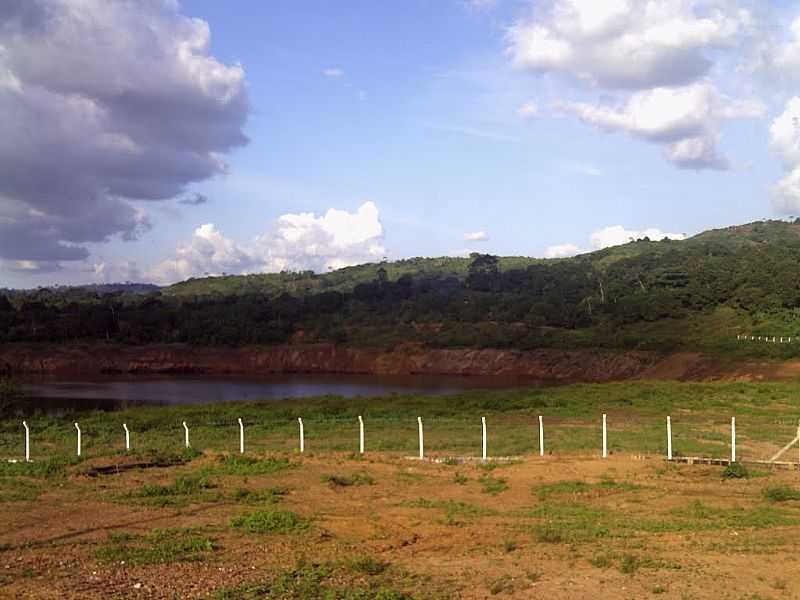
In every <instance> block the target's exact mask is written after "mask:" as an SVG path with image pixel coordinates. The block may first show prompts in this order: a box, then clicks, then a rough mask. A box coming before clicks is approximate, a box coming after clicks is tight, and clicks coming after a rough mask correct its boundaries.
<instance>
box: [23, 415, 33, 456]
mask: <svg viewBox="0 0 800 600" xmlns="http://www.w3.org/2000/svg"><path fill="white" fill-rule="evenodd" d="M22 426H23V427H24V428H25V462H31V430H30V429H29V428H28V423H27V421H23V422H22Z"/></svg>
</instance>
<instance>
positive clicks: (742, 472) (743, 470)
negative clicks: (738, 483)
mask: <svg viewBox="0 0 800 600" xmlns="http://www.w3.org/2000/svg"><path fill="white" fill-rule="evenodd" d="M722 477H723V478H724V479H747V478H748V477H750V473H749V472H748V471H747V467H745V466H744V465H743V464H742V463H739V462H732V463H730V464H729V465H728V466H727V467H725V470H724V471H723V472H722Z"/></svg>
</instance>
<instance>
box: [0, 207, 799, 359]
mask: <svg viewBox="0 0 800 600" xmlns="http://www.w3.org/2000/svg"><path fill="white" fill-rule="evenodd" d="M738 334H752V335H756V336H758V335H762V336H766V335H769V336H773V335H774V336H778V337H781V336H783V337H789V336H791V337H798V336H800V223H798V222H794V223H788V222H784V221H764V222H757V223H751V224H748V225H742V226H737V227H731V228H727V229H719V230H712V231H707V232H704V233H702V234H699V235H697V236H694V237H692V238H690V239H687V240H683V241H671V240H660V241H659V240H648V239H644V240H638V241H633V242H631V243H628V244H625V245H622V246H616V247H613V248H608V249H605V250H600V251H597V252H592V253H588V254H583V255H580V256H577V257H574V258H569V259H558V260H541V259H532V258H524V257H507V258H498V257H493V256H490V255H473V256H471V257H470V258H415V259H407V260H401V261H396V262H386V263H380V264H368V265H361V266H357V267H350V268H346V269H341V270H338V271H333V272H330V273H323V274H314V273H310V272H304V273H279V274H264V275H248V276H223V277H208V278H202V279H190V280H188V281H185V282H182V283H179V284H176V285H173V286H170V287H167V288H162V289H160V290H152V289H149V288H136V289H135V290H133V291H127V290H125V289H124V288H120V289H115V288H112V289H110V290H104V289H91V288H88V289H87V288H70V289H55V290H54V289H40V290H36V291H28V292H15V293H13V294H10V295H9V294H6V295H3V294H0V341H2V342H72V341H84V340H109V341H117V342H123V343H137V344H139V343H161V342H185V343H193V344H204V345H241V344H258V345H264V344H278V343H287V342H292V343H309V342H335V343H339V344H349V345H355V346H383V347H387V346H394V345H397V344H399V343H403V342H417V343H422V344H425V345H428V346H431V347H498V348H509V347H510V348H520V349H530V348H540V347H558V348H587V347H590V348H591V347H598V348H600V347H602V348H619V349H656V350H679V349H682V350H702V351H707V352H719V353H736V354H767V355H775V356H794V355H800V343H792V344H764V343H762V344H756V343H742V342H739V341H737V339H736V336H737V335H738Z"/></svg>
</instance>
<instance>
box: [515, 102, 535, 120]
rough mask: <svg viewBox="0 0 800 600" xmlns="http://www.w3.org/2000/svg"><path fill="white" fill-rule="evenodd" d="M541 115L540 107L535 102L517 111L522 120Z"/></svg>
mask: <svg viewBox="0 0 800 600" xmlns="http://www.w3.org/2000/svg"><path fill="white" fill-rule="evenodd" d="M538 115H539V105H538V104H536V103H535V102H533V101H529V102H526V103H525V104H523V105H522V106H520V107H519V108H518V109H517V116H518V117H519V118H520V119H532V118H534V117H536V116H538Z"/></svg>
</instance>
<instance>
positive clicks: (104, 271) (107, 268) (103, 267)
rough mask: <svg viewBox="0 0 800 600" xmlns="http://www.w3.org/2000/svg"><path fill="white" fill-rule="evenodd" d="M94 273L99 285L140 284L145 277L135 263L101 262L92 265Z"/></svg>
mask: <svg viewBox="0 0 800 600" xmlns="http://www.w3.org/2000/svg"><path fill="white" fill-rule="evenodd" d="M92 273H93V274H94V280H95V281H96V282H97V283H125V282H127V281H130V282H132V283H138V282H140V281H142V279H143V277H144V275H143V274H142V272H141V271H140V270H139V267H138V266H137V264H136V262H135V261H122V262H109V261H101V262H98V263H94V265H92Z"/></svg>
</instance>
